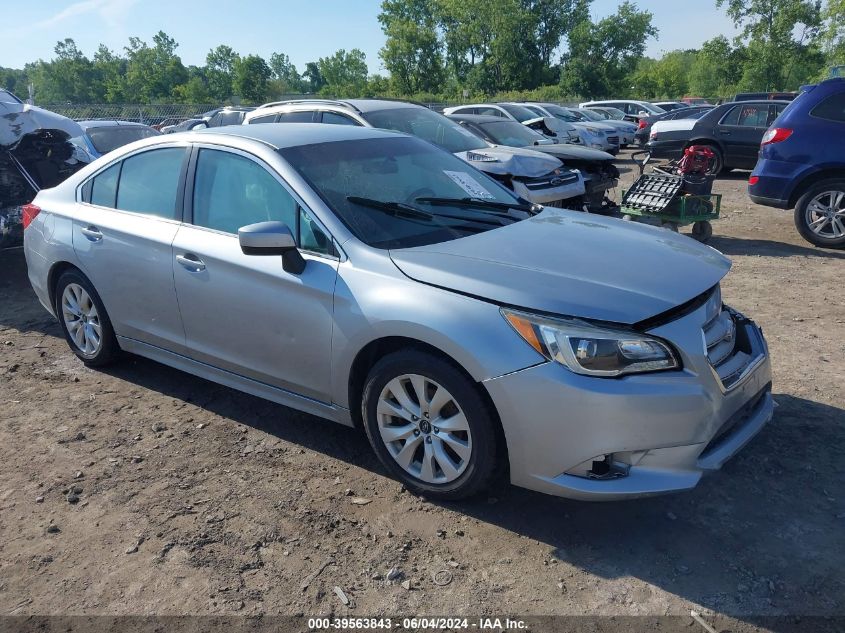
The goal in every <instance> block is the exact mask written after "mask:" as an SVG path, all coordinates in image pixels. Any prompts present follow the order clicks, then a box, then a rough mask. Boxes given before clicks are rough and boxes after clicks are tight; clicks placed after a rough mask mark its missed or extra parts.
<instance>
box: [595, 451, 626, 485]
mask: <svg viewBox="0 0 845 633" xmlns="http://www.w3.org/2000/svg"><path fill="white" fill-rule="evenodd" d="M628 468H629V466H628V465H627V464H620V463H619V462H616V461H614V460H613V453H610V454H608V455H605V456H604V457H602V458H601V459H599V458H596V459H594V460H593V467H592V468H590V470H588V471H587V477H588V478H589V479H619V478H621V477H627V476H628Z"/></svg>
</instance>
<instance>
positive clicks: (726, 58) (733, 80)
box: [689, 35, 748, 97]
mask: <svg viewBox="0 0 845 633" xmlns="http://www.w3.org/2000/svg"><path fill="white" fill-rule="evenodd" d="M747 58H748V51H747V49H746V48H745V46H744V45H743V44H739V45H736V46H734V45H732V44H731V43H730V42H729V41H728V38H726V37H725V36H724V35H719V36H717V37H714V38H713V39H712V40H707V41H706V42H704V44H702V45H701V49H700V50H699V51H698V54H697V55H696V56H695V59H694V60H693V62H692V65H691V66H690V69H689V91H690V93H692V94H694V95H697V96H702V97H727V96H729V95H732V94H733V93H735V92H736V91H737V86H738V85H739V82H740V81H741V80H742V73H743V69H744V68H745V64H746V61H747Z"/></svg>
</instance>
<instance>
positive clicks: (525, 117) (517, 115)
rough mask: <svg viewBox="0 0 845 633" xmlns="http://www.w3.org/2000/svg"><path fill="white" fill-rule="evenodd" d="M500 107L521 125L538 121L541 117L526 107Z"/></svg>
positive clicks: (508, 104)
mask: <svg viewBox="0 0 845 633" xmlns="http://www.w3.org/2000/svg"><path fill="white" fill-rule="evenodd" d="M499 107H501V108H502V109H503V110H504V111H505V112H507V113H508V114H510V115H511V116H512V117H513V118H514V119H516V120H517V121H519V122H520V123H525V122H526V121H530V120H531V119H536V118H537V117H538V116H540V115H538V114H537V113H536V112H532V111H531V110H529V109H528V108H526V107H525V106H521V105H514V104H511V103H500V104H499Z"/></svg>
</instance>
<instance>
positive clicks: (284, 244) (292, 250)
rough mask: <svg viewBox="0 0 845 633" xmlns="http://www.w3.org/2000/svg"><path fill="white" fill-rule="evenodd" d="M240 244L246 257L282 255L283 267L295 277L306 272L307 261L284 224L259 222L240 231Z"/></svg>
mask: <svg viewBox="0 0 845 633" xmlns="http://www.w3.org/2000/svg"><path fill="white" fill-rule="evenodd" d="M238 243H239V244H240V245H241V250H242V251H243V253H244V255H281V256H282V267H283V268H284V269H285V270H286V271H287V272H289V273H292V274H294V275H298V274H300V273H301V272H302V271H303V270H305V259H304V258H303V257H302V255H301V254H300V253H299V250H298V249H297V248H296V240H295V239H294V238H293V233H291V232H290V229H289V228H288V226H287V224H285V223H284V222H275V221H273V222H258V223H256V224H249V225H247V226H242V227H241V228H239V229H238Z"/></svg>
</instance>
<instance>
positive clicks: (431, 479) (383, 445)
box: [361, 348, 507, 501]
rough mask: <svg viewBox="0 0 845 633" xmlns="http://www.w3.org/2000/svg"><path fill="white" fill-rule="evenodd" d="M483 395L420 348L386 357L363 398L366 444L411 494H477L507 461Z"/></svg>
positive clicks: (450, 497) (448, 497)
mask: <svg viewBox="0 0 845 633" xmlns="http://www.w3.org/2000/svg"><path fill="white" fill-rule="evenodd" d="M482 389H483V388H482V387H481V386H480V385H479V384H478V383H476V382H474V381H473V380H472V379H471V378H470V377H469V376H468V375H467V374H466V373H465V372H463V371H462V370H461V369H460V368H459V367H457V366H456V365H455V364H453V363H452V362H449V361H448V360H447V359H444V358H442V357H440V356H437V355H434V354H431V353H429V352H426V351H423V350H419V349H414V348H410V349H404V350H400V351H396V352H393V353H391V354H388V355H387V356H385V357H384V358H382V359H381V360H380V361H378V362H377V363H376V364H375V365H374V366H373V368H372V369H371V370H370V373H369V376H368V377H367V380H366V383H365V385H364V391H363V394H362V396H361V414H362V416H363V422H364V430H365V431H366V433H367V439H368V440H369V441H370V445H371V446H372V447H373V450H374V451H375V453H376V455H377V456H378V458H379V460H380V461H381V463H382V464H383V465H384V467H385V468H386V469H387V470H388V471H390V472H391V473H392V474H393V475H394V476H395V477H396V478H397V479H399V480H400V481H401V482H402V483H403V484H404V485H405V487H406V488H408V490H410V491H412V492H415V493H417V494H421V495H425V496H426V497H428V498H431V499H438V500H442V501H450V500H455V499H463V498H465V497H469V496H472V495H474V494H476V493H478V492H479V491H481V490H483V489H485V488H487V487H489V485H490V483H491V482H492V481H493V478H494V476H495V475H496V472H497V470H498V467H499V466H504V465H505V464H506V460H507V458H506V456H505V455H504V444H503V442H500V439H499V438H500V436H501V428H500V427H499V423H498V419H497V418H496V414H495V411H492V410H491V406H490V404H489V402H488V400H487V399H486V398H485V397H484V393H483V391H482ZM500 448H501V451H500Z"/></svg>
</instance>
